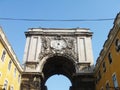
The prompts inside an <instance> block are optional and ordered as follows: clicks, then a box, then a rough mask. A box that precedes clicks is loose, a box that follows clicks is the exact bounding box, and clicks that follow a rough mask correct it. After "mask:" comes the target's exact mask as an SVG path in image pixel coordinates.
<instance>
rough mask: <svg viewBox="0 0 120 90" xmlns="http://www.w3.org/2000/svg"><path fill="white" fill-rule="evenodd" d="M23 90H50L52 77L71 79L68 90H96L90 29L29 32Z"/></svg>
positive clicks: (24, 58) (31, 30) (54, 29)
mask: <svg viewBox="0 0 120 90" xmlns="http://www.w3.org/2000/svg"><path fill="white" fill-rule="evenodd" d="M25 35H26V45H25V50H24V57H23V65H24V72H23V74H22V83H21V90H47V86H45V83H46V81H47V79H48V78H49V77H51V76H52V75H55V74H62V75H64V76H66V77H68V78H69V80H70V81H71V83H72V86H71V87H70V89H69V90H94V76H93V69H94V62H93V53H92V43H91V38H92V32H90V31H89V29H87V28H67V29H66V28H30V29H29V30H28V31H27V32H25Z"/></svg>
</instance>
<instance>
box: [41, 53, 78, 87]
mask: <svg viewBox="0 0 120 90" xmlns="http://www.w3.org/2000/svg"><path fill="white" fill-rule="evenodd" d="M75 67H76V65H75V62H74V60H72V59H71V58H69V57H66V56H63V55H52V56H49V57H48V58H47V59H46V60H45V62H44V65H43V68H42V73H43V74H44V79H43V82H42V86H43V87H44V85H45V83H46V81H47V79H48V78H49V77H51V76H53V75H55V74H62V75H64V76H66V77H67V78H68V79H69V80H70V81H71V84H72V82H73V75H74V73H76V68H75Z"/></svg>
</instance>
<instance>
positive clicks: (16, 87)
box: [0, 28, 23, 90]
mask: <svg viewBox="0 0 120 90" xmlns="http://www.w3.org/2000/svg"><path fill="white" fill-rule="evenodd" d="M22 71H23V70H22V67H21V66H20V63H19V61H18V59H17V57H16V55H15V53H14V51H13V49H12V47H11V45H10V44H9V42H8V40H7V38H6V36H5V34H4V32H3V31H2V28H0V90H20V83H21V74H22Z"/></svg>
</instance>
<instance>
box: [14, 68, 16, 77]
mask: <svg viewBox="0 0 120 90" xmlns="http://www.w3.org/2000/svg"><path fill="white" fill-rule="evenodd" d="M14 77H16V68H15V69H14Z"/></svg>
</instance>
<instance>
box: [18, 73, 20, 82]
mask: <svg viewBox="0 0 120 90" xmlns="http://www.w3.org/2000/svg"><path fill="white" fill-rule="evenodd" d="M20 78H21V76H20V75H18V83H20Z"/></svg>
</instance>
